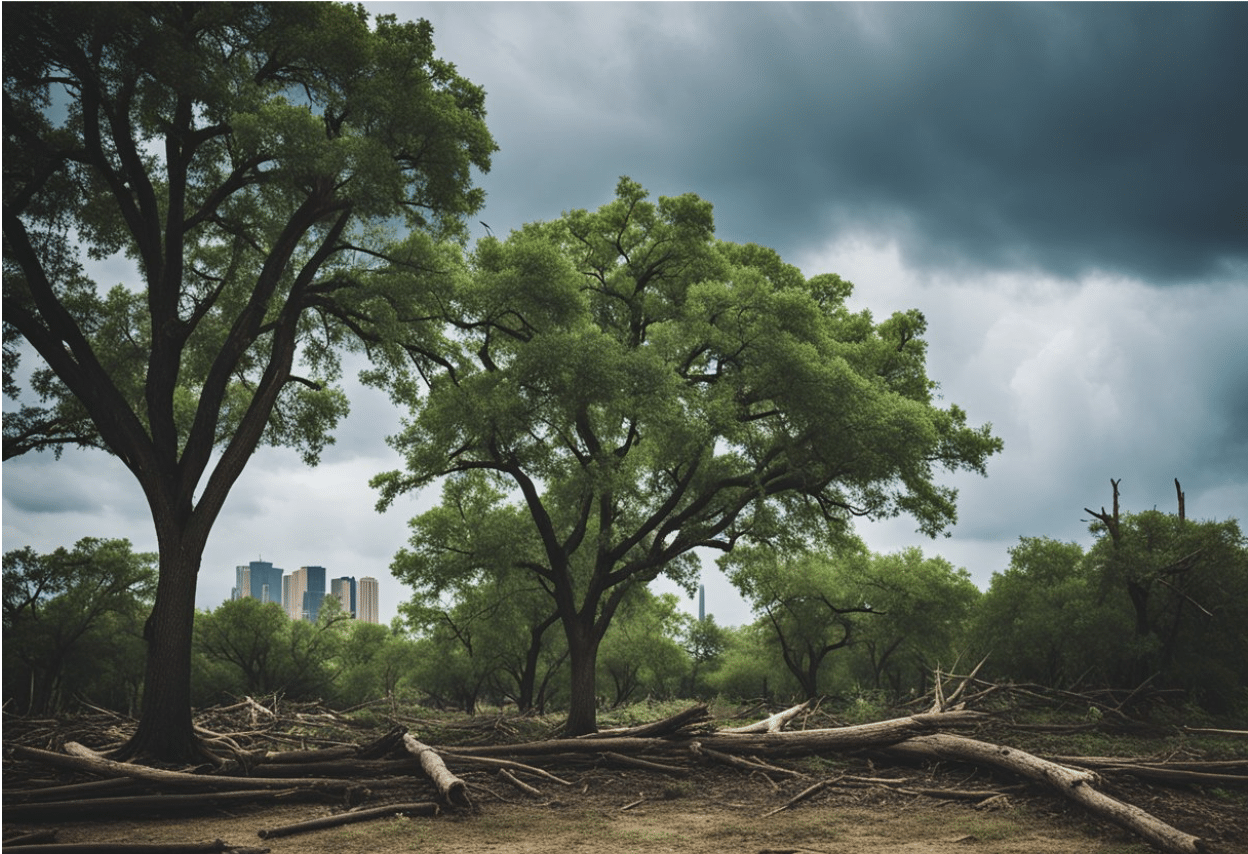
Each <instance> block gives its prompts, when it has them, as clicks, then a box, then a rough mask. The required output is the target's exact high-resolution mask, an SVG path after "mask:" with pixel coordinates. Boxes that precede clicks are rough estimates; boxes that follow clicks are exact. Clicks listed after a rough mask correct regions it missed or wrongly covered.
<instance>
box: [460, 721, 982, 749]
mask: <svg viewBox="0 0 1248 854" xmlns="http://www.w3.org/2000/svg"><path fill="white" fill-rule="evenodd" d="M985 717H986V716H985V715H984V714H982V713H980V712H972V711H956V712H940V713H935V714H917V715H910V716H909V717H904V718H895V719H893V720H888V721H878V722H876V723H869V724H859V725H856V726H846V727H835V728H829V729H807V730H799V731H794V732H760V733H731V732H724V731H722V730H721V731H719V732H714V733H706V734H701V735H699V736H698V737H697V740H698V741H699V742H700V743H701V745H702V747H703V748H710V749H712V750H718V751H721V752H723V753H757V754H763V755H772V756H783V755H800V754H809V753H823V752H827V751H837V750H856V749H864V748H869V747H880V746H883V745H888V744H894V743H896V742H899V741H904V740H906V739H908V738H912V737H914V736H916V735H921V734H925V733H931V732H934V731H936V730H938V729H940V728H942V727H964V726H974V725H976V724H978V723H981V722H982V721H983V720H984V718H985ZM691 740H692V738H691V737H686V738H637V737H628V736H622V737H619V738H613V739H611V749H612V750H613V751H615V752H617V753H651V754H659V755H661V754H663V753H681V752H685V751H687V750H688V749H689V743H690V741H691ZM601 749H602V745H601V743H600V742H599V740H597V739H584V738H558V739H550V740H547V741H533V742H529V743H527V744H497V745H494V744H491V745H476V746H471V747H457V748H455V750H454V753H455V754H456V755H459V756H550V755H551V754H557V753H571V754H575V753H597V752H598V751H600V750H601Z"/></svg>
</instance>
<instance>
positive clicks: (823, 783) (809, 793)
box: [762, 779, 836, 818]
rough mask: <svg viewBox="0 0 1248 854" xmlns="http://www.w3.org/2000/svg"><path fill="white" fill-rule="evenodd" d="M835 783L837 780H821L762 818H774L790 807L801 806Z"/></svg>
mask: <svg viewBox="0 0 1248 854" xmlns="http://www.w3.org/2000/svg"><path fill="white" fill-rule="evenodd" d="M835 782H836V780H835V779H832V780H820V781H819V782H818V783H815V784H814V785H813V786H808V787H807V788H805V789H802V791H800V792H798V793H797V794H796V795H794V796H793V797H791V798H789V799H788V800H787V801H785V802H784V803H782V804H781V805H780V806H778V807H776V808H775V809H774V810H770V811H768V812H765V813H763V815H762V817H763V818H767V817H768V816H773V815H775V814H776V813H778V812H783V811H784V810H787V809H788V808H789V807H791V806H793V805H794V804H799V803H801V802H802V801H804V800H806V799H807V798H809V797H813V796H814V795H817V794H819V793H820V792H822V791H823V790H824V789H826V788H827V787H828V786H830V785H832V784H833V783H835Z"/></svg>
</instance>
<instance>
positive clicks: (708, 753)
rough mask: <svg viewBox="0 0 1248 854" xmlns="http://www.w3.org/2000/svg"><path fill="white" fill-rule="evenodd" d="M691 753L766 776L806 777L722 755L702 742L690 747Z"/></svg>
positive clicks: (753, 760) (776, 766)
mask: <svg viewBox="0 0 1248 854" xmlns="http://www.w3.org/2000/svg"><path fill="white" fill-rule="evenodd" d="M689 752H690V753H692V754H693V755H694V756H696V757H698V758H699V759H709V760H712V761H715V762H719V763H720V764H722V765H728V766H729V767H732V768H737V769H739V770H741V771H749V772H751V773H753V772H755V771H761V772H763V773H764V774H780V775H783V776H785V777H805V776H806V775H805V774H803V773H801V772H800V771H793V770H790V769H788V768H781V767H780V766H779V765H769V764H767V763H766V762H763V761H762V760H761V759H756V758H754V757H752V756H751V757H749V758H746V757H742V756H733V755H732V754H729V753H720V752H719V751H718V750H711V749H709V748H706V747H703V746H702V743H701V742H698V741H695V742H693V743H692V744H690V745H689Z"/></svg>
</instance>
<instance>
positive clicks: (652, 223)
mask: <svg viewBox="0 0 1248 854" xmlns="http://www.w3.org/2000/svg"><path fill="white" fill-rule="evenodd" d="M647 196H648V194H647V193H646V191H645V190H644V189H643V188H642V187H641V186H640V185H638V184H637V183H636V182H634V181H632V180H629V179H627V178H624V179H621V180H620V182H619V185H618V186H617V189H616V197H615V199H614V200H613V201H612V202H610V203H608V204H607V205H605V206H603V207H602V208H600V209H599V210H597V211H595V212H589V211H584V210H578V211H572V212H570V213H567V214H565V215H564V216H562V217H561V218H559V219H558V220H555V221H552V222H547V223H534V224H530V225H526V226H525V227H523V228H521V229H519V230H517V231H515V232H513V233H512V234H511V235H510V236H509V237H508V238H507V239H506V240H499V239H496V238H493V237H487V238H485V239H484V240H482V241H480V242H479V243H478V244H477V246H476V248H475V251H474V252H473V253H472V254H471V256H470V258H469V259H468V263H467V265H466V268H465V269H464V270H463V272H462V274H461V275H460V276H459V277H457V279H456V284H455V288H454V293H453V295H452V296H451V297H450V299H449V300H448V302H447V306H448V308H449V314H448V320H449V322H450V323H451V324H452V326H453V327H454V329H455V330H456V336H455V338H456V341H457V343H458V344H459V350H458V352H457V355H456V356H455V357H454V358H453V359H448V360H447V363H446V364H444V365H441V366H439V367H440V369H438V370H434V371H432V372H431V373H430V374H428V375H427V377H426V379H427V387H428V392H427V399H421V400H417V399H416V398H415V396H414V389H412V388H409V387H403V386H396V387H395V394H396V397H397V398H398V399H399V400H406V402H407V403H409V404H410V405H411V406H412V408H413V414H412V416H411V418H410V420H409V422H408V423H407V425H406V427H405V429H404V431H403V433H402V434H401V435H399V436H396V437H395V438H394V439H393V444H394V446H395V447H396V449H398V450H399V451H400V452H401V453H402V454H403V455H404V458H405V464H406V471H402V472H400V471H395V472H390V473H387V474H383V475H380V476H378V478H376V479H375V481H374V483H375V484H376V485H377V486H378V487H379V488H380V490H381V501H380V504H381V506H383V507H384V506H386V505H388V504H389V503H390V502H392V501H393V500H394V498H395V497H396V496H398V495H400V494H402V493H403V492H406V491H408V490H412V489H416V488H419V487H422V486H424V485H426V484H429V483H431V482H433V481H435V480H436V479H438V478H443V477H449V478H450V479H451V480H455V479H460V478H469V477H475V478H479V477H482V476H484V477H485V478H486V479H487V480H488V481H490V482H492V484H493V486H494V488H495V489H496V490H497V491H498V492H499V494H500V495H504V496H506V498H505V499H500V501H506V502H514V503H515V504H516V505H517V506H518V507H520V508H521V509H522V510H523V512H524V514H525V515H526V516H527V519H528V523H529V525H530V526H531V532H532V534H531V539H526V540H523V541H521V543H520V547H519V548H517V550H516V553H515V554H514V555H513V556H512V557H511V558H510V559H507V560H506V562H505V563H504V564H503V565H500V566H498V567H497V570H498V571H512V570H520V571H527V572H530V573H532V574H533V575H534V576H535V577H536V578H537V579H539V581H540V583H541V584H542V585H543V586H544V587H545V588H546V590H547V591H548V593H549V594H550V595H551V597H552V598H553V600H554V603H555V607H556V609H557V611H558V614H559V616H560V619H561V621H562V623H563V626H564V629H565V632H566V634H567V636H568V643H569V653H570V667H571V678H572V688H571V690H572V694H573V700H572V703H573V707H572V712H571V715H570V718H569V727H570V729H571V730H572V731H574V732H578V731H579V732H584V731H588V730H591V729H593V727H594V710H593V702H594V687H593V674H594V656H595V654H596V651H597V648H598V645H599V643H600V642H601V640H602V637H603V634H604V632H605V630H606V627H607V625H608V624H609V622H610V620H611V617H612V615H613V613H614V612H615V610H616V609H617V608H618V607H619V605H620V602H621V601H622V600H623V597H624V596H625V595H626V594H627V593H628V590H629V588H630V587H632V586H634V585H638V584H643V583H646V582H648V581H650V580H653V579H654V578H656V577H657V576H659V575H660V574H665V575H667V576H668V577H670V578H672V579H674V580H676V581H677V582H678V583H681V584H684V585H686V586H688V585H691V584H692V583H693V579H694V577H695V572H696V570H697V568H698V566H699V562H698V560H697V558H696V557H695V554H694V550H696V549H714V550H719V551H729V550H731V549H732V548H733V547H734V546H735V545H736V544H737V543H738V542H740V541H743V540H744V541H760V542H776V543H780V542H784V543H802V542H806V541H809V540H811V539H812V538H827V537H829V536H833V537H835V536H839V535H841V534H843V533H844V532H845V531H846V530H847V526H848V523H849V522H850V520H851V519H852V518H853V517H855V516H868V517H873V518H879V517H885V516H892V515H896V514H899V513H907V514H909V515H911V516H913V517H914V518H915V519H916V521H917V522H918V525H919V527H920V529H921V530H923V531H925V532H927V533H929V534H935V533H937V532H940V531H942V530H944V529H945V528H946V527H947V526H948V525H950V524H952V523H953V522H954V520H955V519H956V508H955V499H956V492H955V490H953V489H952V488H950V487H947V486H942V485H941V484H940V483H938V481H937V472H938V471H940V470H946V471H951V470H957V469H969V470H971V471H976V472H980V473H983V472H984V469H985V465H986V462H987V459H988V457H990V456H991V455H992V454H993V453H996V452H997V451H999V450H1000V448H1001V442H1000V440H999V439H997V438H996V437H994V436H993V435H992V434H991V432H990V429H989V427H987V426H984V427H972V426H970V425H968V423H967V417H966V414H965V413H964V412H963V411H962V410H961V409H959V408H958V407H957V406H949V407H947V408H942V407H941V406H939V405H937V403H936V402H935V399H934V394H933V392H934V389H935V383H933V382H932V381H931V380H929V379H928V378H927V376H926V373H925V353H926V345H925V343H924V341H923V339H922V337H921V336H922V335H923V333H924V332H925V327H926V324H925V320H924V318H923V316H922V314H920V313H919V312H917V311H905V312H899V313H896V314H894V315H892V316H891V317H889V318H888V319H886V320H884V321H882V322H880V323H876V322H875V321H874V319H873V318H872V316H871V314H870V313H869V312H866V311H862V312H856V313H855V312H851V311H850V310H849V309H848V308H847V307H846V305H845V299H846V297H847V296H848V295H849V294H850V292H851V285H850V284H849V283H848V282H845V281H843V280H842V279H841V278H840V277H838V276H836V275H832V274H824V275H817V276H814V277H811V278H809V279H808V278H806V277H805V276H804V275H803V274H802V273H801V271H799V270H798V269H797V268H796V267H793V266H792V265H789V264H786V263H784V261H783V260H782V259H781V258H780V257H779V256H778V255H777V254H776V253H775V252H774V251H772V250H770V249H766V248H763V247H760V246H756V245H752V244H751V245H737V244H732V243H727V242H723V241H719V240H716V239H715V236H714V221H713V217H712V211H711V205H710V203H708V202H706V201H704V200H702V199H700V198H698V197H697V196H695V195H692V194H687V195H683V196H677V197H663V198H660V199H659V200H658V201H657V202H652V201H649V200H648V197H647ZM435 512H436V511H435ZM445 518H446V519H447V520H448V521H449V522H450V523H451V524H456V522H455V516H454V514H448V515H446V517H445ZM461 519H462V522H460V523H459V524H463V525H471V524H473V520H471V519H466V518H462V517H461ZM420 525H424V521H423V520H422V522H421V523H418V526H420ZM420 536H421V535H420V534H419V533H418V536H417V538H416V540H414V543H416V545H417V546H418V547H420V548H424V547H425V545H422V544H421V543H420V542H419V540H420ZM530 542H531V543H532V545H533V547H534V548H529V547H528V545H527V544H528V543H530ZM426 565H432V563H431V562H426Z"/></svg>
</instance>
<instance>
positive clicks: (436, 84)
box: [4, 3, 494, 760]
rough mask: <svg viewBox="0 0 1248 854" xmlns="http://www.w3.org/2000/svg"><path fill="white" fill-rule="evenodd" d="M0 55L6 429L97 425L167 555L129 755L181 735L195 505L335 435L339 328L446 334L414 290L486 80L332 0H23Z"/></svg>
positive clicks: (390, 334)
mask: <svg viewBox="0 0 1248 854" xmlns="http://www.w3.org/2000/svg"><path fill="white" fill-rule="evenodd" d="M4 83H5V93H4V133H5V140H4V344H5V372H4V380H5V390H6V392H8V393H10V394H11V395H14V394H16V393H17V391H18V387H17V386H18V381H19V379H20V378H19V377H18V376H17V374H16V373H15V371H16V369H17V359H18V357H19V356H23V355H29V354H30V353H31V352H32V351H33V353H34V354H36V356H37V357H38V359H39V360H41V361H40V365H39V366H38V368H37V369H36V370H35V371H34V373H33V375H32V376H31V377H30V379H29V382H30V385H31V386H32V387H33V389H34V390H35V391H36V392H37V393H38V394H39V395H40V397H41V398H42V405H27V406H24V407H23V408H22V409H21V411H20V412H18V413H14V414H13V415H11V416H8V415H6V417H5V422H4V455H5V457H10V456H12V455H14V454H18V453H23V452H25V451H28V450H32V449H44V448H52V449H55V450H56V451H57V452H59V451H60V449H61V447H63V446H64V445H67V444H68V445H80V446H93V447H97V448H102V449H104V450H106V451H108V452H109V453H112V454H114V455H116V456H117V457H118V458H119V459H120V460H121V462H122V463H123V464H124V465H125V466H126V467H127V468H128V469H129V470H130V472H131V473H132V474H133V475H134V477H135V478H136V480H137V481H138V483H139V486H140V487H141V488H142V490H143V493H144V495H145V496H146V498H147V502H148V505H149V507H150V508H151V513H152V520H153V522H154V524H155V529H156V541H157V544H158V548H159V553H160V580H159V586H158V589H157V593H156V600H155V606H154V608H153V611H152V614H151V618H150V619H149V621H148V623H147V628H146V637H147V640H148V645H149V654H148V666H147V674H146V683H145V690H144V696H143V710H142V717H141V721H140V724H139V727H138V731H137V733H136V735H135V736H134V738H133V739H132V740H131V742H130V743H129V745H128V746H127V748H126V749H125V750H123V751H122V755H136V754H146V755H151V756H155V757H159V758H164V759H177V760H185V759H189V758H191V757H192V756H193V755H194V754H195V753H196V752H197V750H198V745H197V743H196V741H195V739H194V734H193V730H192V727H191V713H190V679H189V673H190V654H191V624H192V617H193V614H194V602H195V586H196V577H197V574H198V571H199V566H200V560H201V556H202V553H203V550H204V545H205V543H206V541H207V539H208V535H209V533H210V531H211V530H212V527H213V523H214V521H215V520H216V518H217V516H218V514H219V513H220V511H221V508H222V506H223V504H224V503H225V500H226V497H227V495H228V494H229V491H230V489H231V487H232V486H233V484H234V483H235V482H236V481H237V479H238V477H239V475H240V473H241V472H242V471H243V467H244V465H245V464H246V462H247V460H248V459H249V458H250V457H251V455H252V453H253V452H254V451H255V450H256V448H257V447H258V446H259V445H261V444H262V443H267V444H273V445H287V446H292V447H295V448H297V449H298V450H299V451H300V452H301V453H302V454H303V456H304V458H305V459H306V460H308V461H309V462H314V461H315V460H316V458H317V456H318V454H319V452H320V451H321V450H322V448H323V447H324V445H325V444H326V443H327V442H328V441H331V439H330V430H331V428H332V427H333V425H334V424H335V422H336V421H337V420H338V418H340V417H341V416H342V415H343V413H344V412H345V411H346V401H345V399H344V397H343V395H342V393H341V392H340V391H339V390H338V389H337V388H336V387H335V386H334V382H335V380H336V379H337V378H338V375H339V354H340V352H341V350H342V349H343V348H344V347H353V346H360V345H361V342H363V344H364V345H366V346H369V347H370V348H372V347H373V345H376V344H378V343H379V342H388V346H386V347H381V348H379V349H375V350H374V355H375V356H377V357H379V358H380V357H385V358H387V359H393V360H399V359H401V358H403V356H402V355H401V354H402V353H403V352H406V353H407V354H409V356H411V357H413V358H415V359H417V360H421V359H425V358H431V359H436V358H439V355H438V354H439V353H440V351H441V345H440V343H439V341H438V337H439V335H440V329H441V327H440V325H438V324H432V325H431V324H429V323H426V322H423V321H422V318H425V317H427V316H428V315H429V312H428V311H426V310H425V309H423V308H422V307H421V302H422V300H423V299H426V298H427V297H428V295H429V294H430V292H431V291H432V290H433V289H435V288H436V287H437V286H438V285H437V282H438V281H439V280H440V278H441V276H440V273H439V271H440V270H443V269H445V268H446V267H447V266H448V265H450V264H451V263H453V261H454V258H455V257H456V255H457V251H458V250H457V249H454V248H453V243H452V244H450V246H451V247H452V248H444V247H446V246H447V245H448V244H445V243H443V242H442V239H445V238H454V239H462V238H463V237H464V235H465V229H464V226H463V217H464V216H465V215H467V214H469V213H471V212H473V211H475V210H476V209H477V208H479V206H480V204H481V202H482V195H481V193H480V191H479V190H475V189H473V187H472V180H473V175H472V169H473V167H476V168H478V169H481V170H484V169H486V168H488V165H489V158H490V154H491V152H492V151H493V150H494V144H493V141H492V139H491V137H490V135H489V133H488V131H487V129H486V127H485V124H484V108H483V104H484V93H483V92H482V91H481V90H480V89H479V88H478V87H475V86H473V85H472V84H470V83H469V82H467V81H466V80H464V79H463V78H461V77H460V76H459V75H458V74H457V73H456V71H455V68H454V66H452V65H450V64H449V63H447V62H445V61H442V60H439V59H437V58H436V57H435V56H434V49H433V41H432V28H431V27H430V26H429V25H428V23H426V22H420V23H403V24H400V23H398V22H396V21H395V20H394V19H393V18H379V19H378V20H377V21H376V23H375V26H372V25H370V22H369V20H368V16H367V15H366V14H365V12H364V11H363V9H362V8H361V7H358V6H354V7H353V6H346V5H340V4H329V3H271V4H270V3H176V4H175V3H133V4H130V3H125V4H121V3H83V4H78V3H47V4H44V3H23V4H19V5H15V6H13V7H12V8H11V9H6V14H5V26H4ZM399 224H406V227H407V229H408V231H409V232H410V234H411V236H410V237H408V238H407V239H405V240H404V241H403V242H402V243H399V244H391V243H390V240H389V237H388V235H389V231H390V230H391V229H393V228H394V227H395V226H397V225H399ZM109 256H119V257H124V258H125V259H128V261H129V262H130V263H131V265H132V267H133V269H134V272H133V273H132V274H131V275H130V276H129V277H127V279H126V280H125V281H124V282H122V283H121V284H118V285H116V286H115V287H112V288H111V289H109V288H107V287H106V285H107V283H105V282H100V281H97V280H95V279H93V278H92V277H91V275H90V274H89V271H90V269H91V264H90V263H89V261H91V260H99V259H104V258H106V257H109ZM113 269H115V267H114V268H113ZM400 344H401V345H402V347H400V346H399V345H400ZM393 367H397V365H393V364H392V368H393Z"/></svg>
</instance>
